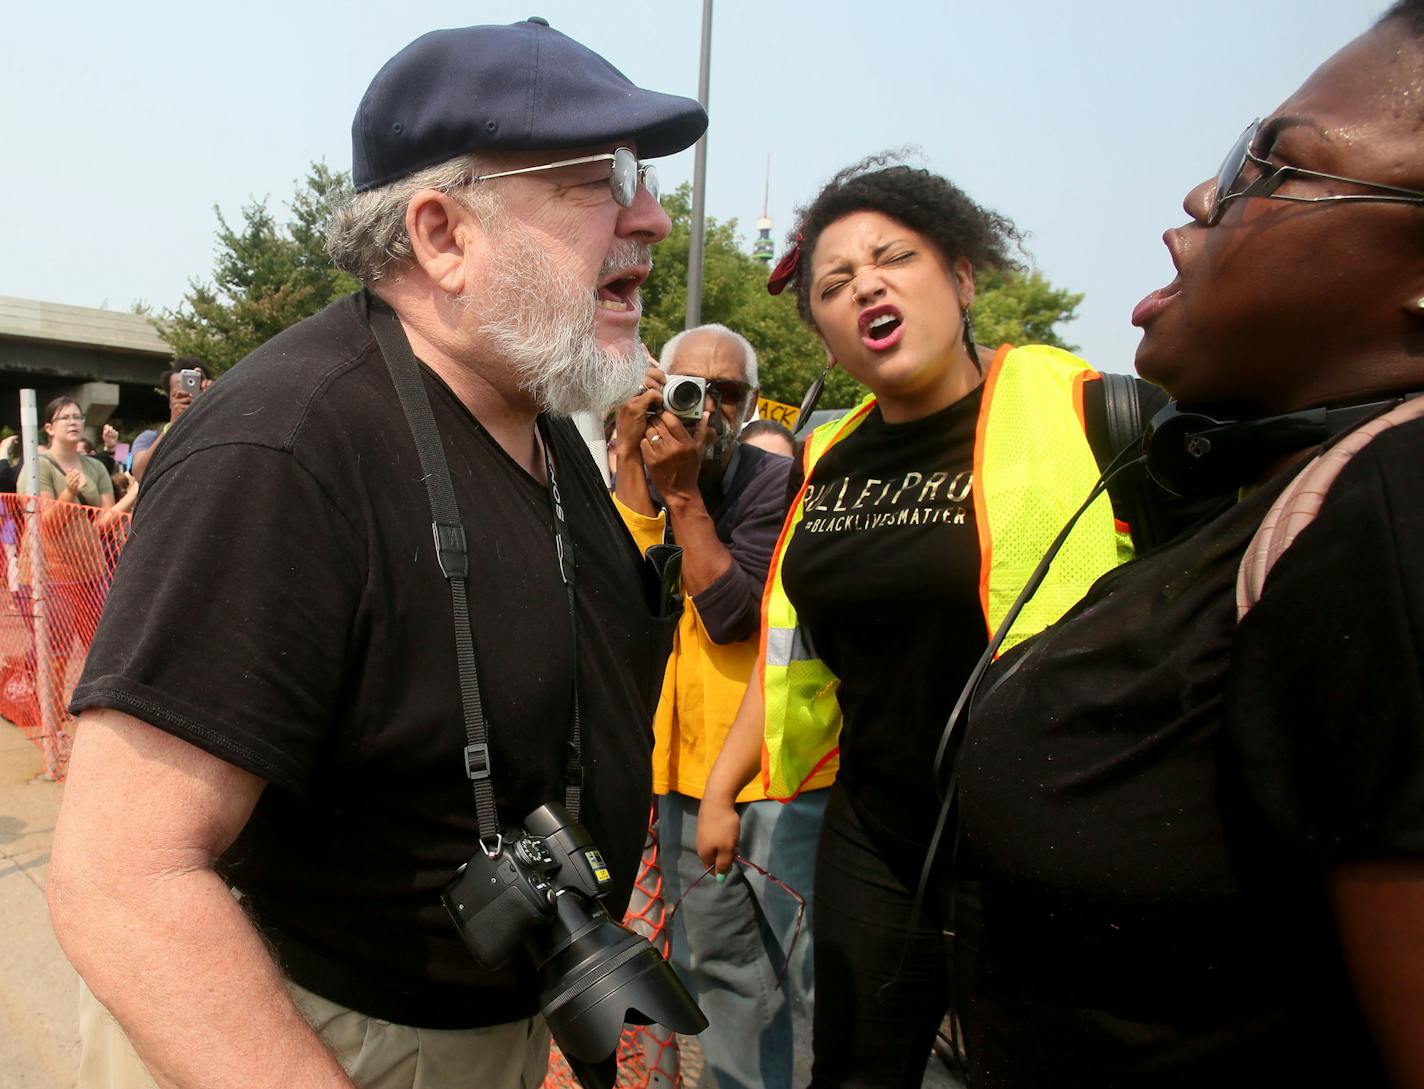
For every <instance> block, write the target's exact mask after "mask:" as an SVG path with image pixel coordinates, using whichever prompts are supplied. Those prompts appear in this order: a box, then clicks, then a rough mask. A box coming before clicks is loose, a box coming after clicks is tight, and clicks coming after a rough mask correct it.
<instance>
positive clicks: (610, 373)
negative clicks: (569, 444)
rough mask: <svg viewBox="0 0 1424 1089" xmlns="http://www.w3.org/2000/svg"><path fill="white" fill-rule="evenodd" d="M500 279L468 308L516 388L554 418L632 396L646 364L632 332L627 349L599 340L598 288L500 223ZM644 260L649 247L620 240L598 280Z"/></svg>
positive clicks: (516, 227)
mask: <svg viewBox="0 0 1424 1089" xmlns="http://www.w3.org/2000/svg"><path fill="white" fill-rule="evenodd" d="M498 238H499V242H498V247H499V248H498V257H497V261H498V266H499V275H498V278H497V279H496V280H495V281H494V282H493V283H492V284H490V285H489V286H488V287H487V288H486V289H485V290H484V291H483V292H482V293H481V294H482V297H481V298H478V299H470V300H468V303H467V305H469V306H470V308H471V309H473V310H476V311H478V313H479V321H480V336H481V338H482V339H483V340H484V341H485V343H486V344H487V345H488V347H489V348H490V350H491V351H492V352H493V353H494V354H496V355H497V356H499V357H500V358H502V359H504V360H505V361H506V362H507V363H508V364H509V365H510V367H511V369H512V370H513V372H514V375H515V377H516V378H517V379H518V380H519V386H520V388H521V389H522V390H524V391H525V392H526V393H528V394H529V395H530V396H531V397H533V398H534V399H535V400H536V401H537V402H538V403H539V404H540V406H541V407H543V408H545V409H547V410H548V411H550V412H552V413H554V414H556V415H559V416H571V415H573V414H574V413H576V412H593V413H598V414H602V413H603V412H605V411H607V410H608V409H610V408H612V407H613V406H614V405H616V404H620V403H621V402H623V401H626V400H627V399H628V398H629V397H631V396H632V395H633V393H634V391H636V390H637V388H638V386H639V385H640V384H641V382H642V378H643V371H644V368H645V366H646V363H645V361H644V358H643V349H642V345H641V343H640V342H639V341H638V340H637V338H636V337H635V338H634V339H633V341H632V342H631V343H630V344H629V346H628V347H627V348H626V349H607V348H604V347H603V346H602V345H600V344H599V343H598V339H597V336H596V334H595V327H594V313H595V306H594V302H595V300H596V299H597V293H596V292H595V291H592V290H590V289H589V288H586V287H584V286H583V285H581V284H580V283H578V281H577V280H575V279H574V277H572V276H571V275H569V274H568V273H567V272H566V271H565V270H564V269H563V268H561V267H560V266H559V265H558V264H556V263H555V262H554V260H553V258H551V257H550V256H549V254H548V252H547V251H546V250H545V249H544V247H543V246H541V245H539V243H538V241H537V240H536V239H535V238H534V236H533V234H532V233H531V232H530V231H528V230H527V229H526V228H525V227H523V226H522V225H520V224H517V223H513V222H510V221H508V220H506V221H505V222H504V223H502V224H501V225H500V228H499V234H498ZM646 263H648V247H647V246H645V245H644V244H642V243H641V242H632V241H626V240H625V241H621V242H619V243H617V244H616V245H615V246H614V248H613V251H612V252H611V253H610V254H609V255H608V258H607V260H606V261H605V262H604V267H603V270H602V271H601V272H600V274H599V276H600V279H601V278H602V277H603V276H605V275H607V274H608V273H609V272H612V271H613V270H615V269H619V268H626V267H627V266H629V265H638V264H646Z"/></svg>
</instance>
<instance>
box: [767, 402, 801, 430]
mask: <svg viewBox="0 0 1424 1089" xmlns="http://www.w3.org/2000/svg"><path fill="white" fill-rule="evenodd" d="M800 415H801V410H800V409H799V408H797V407H796V406H795V405H783V404H782V403H781V402H780V401H772V400H769V399H768V398H766V397H758V398H757V416H758V418H760V419H763V420H775V421H776V422H777V423H779V424H785V425H786V426H787V427H788V428H789V429H791V430H792V431H795V430H796V417H798V416H800Z"/></svg>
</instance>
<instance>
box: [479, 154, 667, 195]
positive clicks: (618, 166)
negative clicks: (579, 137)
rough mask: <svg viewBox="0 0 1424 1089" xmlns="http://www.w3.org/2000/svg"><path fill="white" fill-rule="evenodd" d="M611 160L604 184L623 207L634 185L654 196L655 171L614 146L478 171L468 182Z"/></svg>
mask: <svg viewBox="0 0 1424 1089" xmlns="http://www.w3.org/2000/svg"><path fill="white" fill-rule="evenodd" d="M602 162H607V163H611V166H610V167H609V170H608V186H609V188H610V189H612V190H613V199H614V200H616V201H617V202H618V203H619V204H620V205H622V206H623V207H624V208H631V207H633V200H634V198H635V197H637V195H638V185H639V183H640V182H641V183H642V185H643V188H645V189H647V191H648V194H649V195H650V196H651V197H652V198H653V199H654V200H657V199H658V172H657V170H656V169H654V167H653V165H652V164H651V163H640V162H638V157H637V156H636V155H634V154H633V152H632V151H630V150H629V149H628V148H626V147H620V148H615V149H614V150H613V151H611V152H605V153H604V154H602V155H582V156H580V157H579V158H577V159H560V160H559V161H558V162H556V163H544V164H543V165H542V166H522V167H520V168H519V169H518V170H501V171H500V172H499V173H498V174H481V175H479V177H476V178H471V179H470V181H472V182H482V181H489V180H490V179H491V178H512V177H513V176H514V175H515V174H534V173H537V172H538V171H540V170H558V169H560V168H561V167H565V166H582V165H583V164H584V163H602Z"/></svg>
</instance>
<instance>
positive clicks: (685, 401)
mask: <svg viewBox="0 0 1424 1089" xmlns="http://www.w3.org/2000/svg"><path fill="white" fill-rule="evenodd" d="M706 402H707V379H705V378H698V377H696V376H695V375H690V374H675V375H671V376H669V378H668V380H667V381H666V382H665V383H663V407H664V408H665V409H667V410H668V411H669V412H671V413H672V414H673V415H674V416H677V417H678V418H679V419H683V420H700V419H701V418H702V406H703V405H704V404H706Z"/></svg>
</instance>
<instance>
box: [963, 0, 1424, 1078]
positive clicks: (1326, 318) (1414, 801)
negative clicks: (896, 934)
mask: <svg viewBox="0 0 1424 1089" xmlns="http://www.w3.org/2000/svg"><path fill="white" fill-rule="evenodd" d="M1185 120H1186V122H1187V123H1189V124H1199V119H1197V118H1187V119H1185ZM1172 128H1173V127H1172V126H1171V125H1164V127H1163V129H1162V131H1161V133H1160V137H1161V139H1163V140H1166V141H1169V142H1170V141H1171V139H1172V136H1173V133H1172ZM1185 208H1186V212H1187V216H1188V220H1187V222H1186V224H1185V225H1183V226H1181V227H1178V228H1176V229H1174V230H1170V231H1168V232H1167V233H1166V235H1165V238H1164V240H1165V242H1166V244H1167V248H1168V250H1169V252H1170V253H1171V256H1172V262H1173V264H1174V265H1175V266H1176V268H1177V277H1176V278H1175V279H1174V280H1173V281H1172V282H1171V283H1170V284H1169V285H1168V286H1166V287H1164V288H1161V289H1159V290H1157V291H1154V292H1152V293H1151V294H1150V295H1148V296H1147V298H1146V299H1144V300H1143V301H1142V302H1141V303H1140V304H1139V305H1138V307H1137V309H1136V311H1135V312H1134V314H1133V318H1132V320H1133V323H1134V324H1136V325H1139V326H1141V328H1142V331H1143V334H1142V342H1141V344H1140V346H1139V347H1138V350H1137V369H1138V371H1139V373H1141V374H1142V375H1143V377H1145V378H1149V379H1151V380H1152V381H1154V382H1158V383H1160V384H1161V385H1162V386H1164V387H1165V388H1166V390H1167V392H1168V393H1170V394H1171V395H1172V396H1173V397H1174V398H1176V399H1177V400H1178V401H1180V402H1181V403H1182V406H1183V411H1191V410H1192V409H1191V406H1212V407H1211V408H1210V409H1208V410H1206V411H1208V412H1210V415H1212V416H1213V417H1217V418H1221V419H1223V420H1227V421H1229V420H1232V419H1235V420H1238V421H1241V422H1240V423H1239V424H1237V425H1235V426H1234V427H1226V426H1224V427H1222V428H1221V429H1220V430H1218V431H1213V432H1212V434H1213V436H1214V437H1213V438H1212V439H1209V440H1207V441H1208V442H1211V443H1212V444H1213V445H1214V446H1215V447H1216V448H1217V449H1218V450H1226V451H1227V453H1226V454H1225V457H1226V459H1227V462H1228V463H1227V464H1226V465H1225V466H1223V467H1222V468H1223V470H1225V471H1229V472H1231V473H1232V474H1233V475H1232V476H1225V475H1223V476H1222V477H1221V478H1220V480H1219V482H1217V484H1216V490H1215V494H1218V495H1220V494H1221V492H1222V491H1224V490H1225V491H1229V493H1230V494H1229V495H1228V497H1227V498H1226V499H1225V509H1224V510H1220V513H1219V516H1218V517H1216V518H1215V519H1211V520H1209V521H1207V522H1206V523H1205V524H1203V525H1201V526H1200V527H1199V528H1197V529H1196V530H1195V531H1193V532H1191V533H1189V534H1187V535H1185V536H1183V537H1180V538H1178V539H1177V540H1176V541H1173V542H1172V543H1170V544H1169V545H1168V546H1166V547H1164V548H1162V549H1161V550H1160V551H1158V552H1156V553H1154V554H1151V555H1148V556H1147V557H1145V558H1143V559H1142V560H1140V561H1139V562H1138V563H1136V564H1133V565H1131V566H1129V567H1125V568H1122V569H1121V570H1119V571H1115V572H1112V573H1111V574H1109V575H1107V576H1106V577H1104V578H1103V579H1102V580H1101V581H1100V582H1099V583H1098V584H1097V585H1096V586H1094V587H1093V589H1092V591H1091V592H1090V593H1089V594H1088V596H1087V597H1086V598H1085V599H1084V600H1083V602H1082V603H1081V604H1080V605H1079V606H1078V608H1077V609H1075V610H1073V612H1072V613H1070V614H1069V615H1068V616H1067V617H1065V618H1064V620H1063V621H1062V622H1061V623H1059V624H1057V625H1055V626H1054V627H1053V628H1051V629H1049V630H1048V631H1046V632H1044V633H1043V634H1042V635H1040V636H1038V637H1037V638H1036V639H1033V640H1032V641H1030V642H1029V643H1027V644H1025V645H1024V646H1022V647H1019V648H1018V649H1017V650H1011V651H1009V652H1008V653H1006V654H1005V655H1004V656H1003V657H1002V658H1001V659H1000V660H999V661H998V663H997V664H996V665H995V666H994V667H993V669H992V670H991V671H990V672H989V674H988V675H987V676H986V677H985V680H984V683H983V685H982V686H981V688H980V691H979V694H978V696H977V698H976V700H975V702H974V704H973V707H974V713H973V716H972V719H971V721H970V724H969V729H968V733H967V736H966V738H965V741H964V750H963V752H964V757H963V765H962V772H961V775H962V788H961V793H960V805H961V811H962V814H963V833H964V835H963V844H962V847H961V859H962V860H963V862H964V866H965V868H966V869H967V870H971V871H972V872H973V873H975V874H977V875H980V877H981V878H982V882H983V907H984V916H983V921H984V930H985V954H984V959H983V963H982V965H981V968H982V972H981V975H982V981H981V984H980V987H979V991H978V994H977V996H976V999H975V1002H974V1008H973V1015H972V1017H971V1018H970V1021H969V1030H970V1045H971V1046H970V1052H969V1054H970V1058H971V1061H972V1062H973V1065H974V1067H975V1070H974V1081H973V1084H974V1085H975V1086H976V1087H984V1089H1019V1087H1023V1089H1029V1087H1039V1086H1053V1087H1055V1089H1057V1087H1064V1086H1085V1087H1086V1086H1115V1087H1119V1089H1131V1087H1142V1089H1148V1087H1150V1089H1185V1087H1188V1086H1191V1087H1196V1086H1212V1087H1214V1089H1246V1087H1252V1089H1254V1087H1258V1086H1266V1085H1271V1086H1294V1085H1300V1086H1304V1085H1312V1086H1317V1085H1318V1086H1325V1085H1342V1086H1343V1085H1348V1086H1352V1087H1376V1086H1378V1087H1383V1086H1386V1085H1390V1086H1395V1087H1396V1089H1403V1087H1418V1086H1424V1032H1421V1031H1420V1027H1421V1025H1424V650H1421V648H1424V473H1421V471H1420V467H1421V465H1424V401H1421V400H1417V399H1416V400H1412V401H1408V402H1404V403H1401V402H1402V401H1403V398H1405V397H1407V396H1409V395H1414V394H1417V393H1419V391H1421V390H1424V267H1422V266H1421V263H1420V256H1419V255H1420V246H1421V240H1424V3H1421V2H1420V0H1406V2H1404V3H1399V4H1396V5H1395V6H1394V7H1393V8H1391V9H1390V10H1389V12H1388V13H1386V15H1385V16H1384V17H1383V19H1382V20H1381V21H1380V22H1379V23H1378V24H1377V25H1376V26H1375V27H1374V28H1373V29H1372V30H1370V31H1368V32H1367V33H1365V34H1364V35H1363V36H1361V37H1359V38H1357V39H1356V40H1355V41H1354V42H1352V43H1350V44H1349V45H1347V46H1345V48H1344V49H1342V50H1341V51H1340V52H1338V53H1336V54H1335V55H1334V56H1333V57H1331V58H1330V59H1328V60H1327V61H1326V62H1325V63H1324V65H1323V66H1322V67H1320V68H1319V69H1318V70H1317V71H1316V72H1315V73H1314V74H1313V75H1312V76H1311V77H1310V78H1309V79H1307V80H1306V81H1305V83H1304V85H1302V86H1301V87H1300V88H1299V89H1298V90H1297V91H1295V92H1294V93H1293V94H1292V95H1291V96H1290V97H1289V98H1288V99H1287V100H1286V101H1285V102H1284V103H1283V104H1282V105H1281V106H1280V107H1279V108H1277V109H1276V110H1275V111H1274V112H1273V113H1271V114H1270V115H1269V116H1267V117H1266V118H1265V119H1264V120H1263V121H1260V122H1255V123H1253V124H1252V125H1251V126H1250V127H1248V129H1247V130H1246V132H1245V134H1243V136H1242V137H1241V139H1240V140H1239V141H1238V142H1237V144H1236V146H1235V147H1234V148H1233V149H1232V151H1231V152H1230V154H1228V156H1227V158H1226V161H1225V163H1224V164H1223V166H1222V168H1221V171H1220V173H1219V174H1218V175H1217V176H1216V177H1215V178H1214V179H1213V180H1210V181H1205V182H1203V183H1202V184H1200V185H1198V186H1197V187H1196V188H1194V189H1192V190H1191V192H1189V193H1188V194H1187V197H1186V201H1185ZM1359 405H1370V406H1372V407H1369V408H1365V409H1359V410H1356V411H1353V412H1350V411H1341V410H1340V406H1359ZM1325 407H1330V408H1334V409H1336V410H1337V411H1336V412H1335V413H1333V416H1332V417H1326V416H1325V415H1324V413H1323V412H1321V413H1319V415H1318V417H1317V418H1323V419H1324V420H1325V421H1327V422H1328V421H1329V420H1330V419H1332V418H1333V419H1334V420H1335V421H1336V422H1334V423H1330V424H1329V428H1328V430H1333V431H1337V432H1340V428H1341V426H1342V423H1345V422H1347V421H1352V424H1351V425H1353V424H1358V423H1359V422H1360V421H1361V420H1362V419H1365V418H1366V417H1369V418H1370V422H1369V423H1368V425H1367V426H1366V427H1365V428H1362V429H1361V431H1360V432H1358V433H1346V432H1340V434H1341V439H1342V441H1341V442H1340V443H1339V444H1337V445H1335V446H1333V447H1332V448H1331V450H1330V459H1331V460H1334V459H1337V458H1340V457H1342V456H1343V453H1344V451H1345V450H1348V449H1350V448H1352V447H1354V446H1356V445H1362V448H1361V449H1360V450H1359V452H1358V453H1356V454H1355V455H1354V457H1353V459H1351V460H1349V461H1348V463H1347V464H1345V465H1344V468H1343V469H1342V470H1340V472H1339V475H1338V477H1337V478H1336V479H1335V482H1334V483H1333V485H1324V484H1321V483H1318V482H1316V483H1311V484H1310V485H1308V486H1307V485H1306V483H1305V479H1306V478H1305V473H1306V472H1308V473H1311V474H1312V476H1313V474H1314V473H1316V472H1317V471H1319V469H1320V468H1321V464H1320V463H1314V464H1311V465H1310V466H1309V467H1308V468H1307V469H1306V470H1305V472H1302V474H1301V477H1300V479H1299V481H1297V480H1296V479H1294V478H1296V474H1297V472H1298V471H1300V470H1301V466H1302V465H1303V464H1306V462H1307V461H1308V459H1309V457H1310V455H1311V454H1312V453H1314V452H1315V451H1316V449H1317V447H1316V446H1315V444H1317V443H1319V442H1320V441H1321V440H1322V439H1324V438H1325V435H1326V433H1327V427H1326V426H1324V425H1323V424H1322V426H1320V428H1319V430H1316V431H1314V433H1313V434H1312V433H1311V432H1309V431H1307V432H1305V433H1304V435H1303V436H1302V435H1301V431H1300V430H1299V427H1298V426H1297V429H1296V430H1295V432H1294V434H1295V435H1296V436H1300V437H1296V438H1294V440H1293V442H1291V443H1289V444H1285V443H1279V442H1277V441H1275V438H1276V437H1278V436H1280V435H1281V434H1282V431H1283V423H1282V420H1281V419H1279V417H1281V416H1282V415H1283V414H1294V413H1300V412H1303V411H1305V410H1309V409H1321V408H1325ZM1386 413H1387V415H1384V416H1382V415H1381V414H1386ZM1298 420H1299V418H1298V417H1297V421H1298ZM1400 420H1403V421H1404V422H1398V423H1397V424H1395V426H1393V427H1390V428H1388V429H1386V430H1382V431H1380V433H1378V435H1377V437H1374V438H1373V439H1372V441H1368V442H1366V443H1363V444H1362V443H1361V440H1364V439H1368V438H1369V436H1370V435H1371V434H1372V433H1373V432H1375V431H1376V430H1377V429H1380V428H1383V427H1384V426H1385V425H1386V424H1389V423H1391V422H1393V421H1400ZM1287 422H1288V421H1287ZM1285 434H1287V435H1290V434H1291V432H1290V431H1289V430H1286V431H1285ZM1169 435H1170V430H1169V429H1168V428H1166V426H1165V425H1164V427H1163V431H1162V432H1161V433H1159V434H1157V435H1154V436H1153V441H1152V444H1151V447H1150V451H1149V456H1151V457H1154V458H1158V457H1159V453H1158V452H1159V440H1161V441H1162V442H1163V443H1164V444H1165V442H1166V438H1167V437H1168V436H1169ZM1178 443H1179V444H1181V445H1184V443H1185V437H1182V438H1180V439H1179V440H1178ZM1181 445H1176V446H1173V447H1166V446H1165V445H1164V446H1163V447H1162V448H1161V449H1163V450H1164V452H1165V453H1166V454H1168V455H1170V454H1171V453H1172V451H1173V450H1174V449H1180V448H1181ZM1196 448H1197V450H1198V451H1199V455H1198V457H1197V458H1191V457H1187V456H1186V455H1185V454H1183V455H1182V456H1183V458H1184V459H1185V460H1186V461H1187V462H1188V463H1189V465H1190V466H1192V467H1189V468H1188V469H1187V470H1186V471H1185V472H1184V473H1183V474H1182V480H1181V483H1182V485H1183V486H1186V485H1190V483H1191V481H1192V478H1193V477H1196V478H1198V479H1200V478H1201V477H1202V476H1204V475H1205V474H1209V473H1211V472H1212V471H1213V470H1212V468H1211V460H1210V459H1209V458H1208V457H1206V456H1205V455H1207V454H1209V453H1210V451H1203V450H1201V446H1200V443H1197V444H1196ZM1217 460H1221V459H1220V457H1218V458H1217ZM1192 463H1195V464H1194V465H1192ZM1158 464H1159V466H1160V468H1159V471H1162V472H1168V471H1170V468H1171V464H1170V458H1168V459H1167V460H1160V459H1159V461H1158ZM1297 483H1299V485H1300V487H1301V488H1302V489H1303V491H1301V492H1300V493H1297V491H1296V486H1297ZM1211 485H1212V481H1210V480H1206V481H1204V482H1203V485H1202V486H1203V487H1204V488H1209V487H1211ZM1238 485H1245V492H1244V493H1243V498H1241V499H1240V501H1239V502H1238V501H1236V496H1235V494H1234V493H1235V490H1236V488H1237V486H1238ZM1322 488H1323V489H1324V491H1323V493H1322V491H1321V490H1320V489H1322ZM1288 489H1289V490H1288ZM1322 494H1323V500H1322V498H1321V496H1322ZM1311 495H1313V497H1314V499H1313V502H1312V503H1311V505H1310V507H1306V506H1304V504H1303V501H1304V500H1305V499H1307V498H1308V497H1309V496H1311ZM1278 500H1280V501H1282V502H1283V503H1284V504H1285V505H1284V506H1283V508H1282V509H1283V510H1286V511H1290V512H1292V513H1291V514H1290V516H1289V517H1283V518H1282V519H1281V520H1280V521H1276V520H1275V510H1276V503H1277V501H1278ZM1311 508H1314V510H1315V515H1314V520H1313V521H1308V519H1309V518H1310V512H1311ZM1268 512H1270V518H1269V521H1270V522H1271V524H1272V525H1274V527H1275V530H1274V532H1272V533H1270V534H1269V535H1266V536H1265V537H1264V538H1263V539H1262V541H1261V544H1263V545H1265V546H1266V547H1260V546H1259V545H1258V542H1257V540H1254V539H1253V538H1254V537H1255V535H1256V533H1257V530H1258V528H1263V520H1264V519H1266V518H1267V515H1268ZM1300 518H1303V519H1305V520H1306V524H1305V525H1304V528H1303V529H1302V528H1300V526H1301V522H1300V521H1297V519H1300ZM1296 533H1298V535H1297V536H1294V543H1290V544H1289V547H1288V548H1287V549H1285V551H1284V552H1283V553H1281V552H1277V550H1276V547H1275V546H1278V545H1280V544H1282V543H1288V542H1289V541H1290V537H1291V536H1292V535H1295V534H1296ZM1270 555H1278V557H1279V558H1278V559H1277V560H1276V562H1275V565H1274V567H1272V568H1270V570H1269V574H1268V575H1266V577H1265V579H1264V584H1263V585H1262V583H1261V582H1260V581H1259V576H1254V577H1253V568H1254V565H1255V564H1256V563H1258V562H1261V558H1262V557H1263V556H1270ZM1243 560H1244V561H1245V562H1243ZM1253 597H1254V598H1255V601H1254V604H1252V599H1253ZM1243 610H1245V615H1244V619H1238V617H1239V615H1240V613H1241V612H1242V611H1243Z"/></svg>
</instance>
